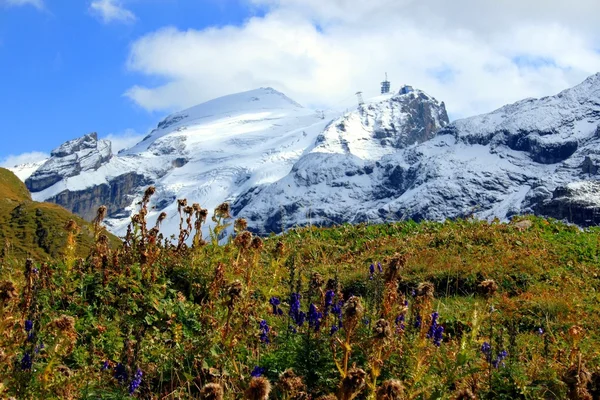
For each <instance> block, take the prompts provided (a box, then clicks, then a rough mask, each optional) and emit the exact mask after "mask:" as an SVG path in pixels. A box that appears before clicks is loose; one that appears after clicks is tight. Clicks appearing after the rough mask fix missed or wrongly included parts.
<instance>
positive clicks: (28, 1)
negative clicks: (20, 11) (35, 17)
mask: <svg viewBox="0 0 600 400" xmlns="http://www.w3.org/2000/svg"><path fill="white" fill-rule="evenodd" d="M4 3H5V4H6V5H8V6H26V5H30V6H34V7H35V8H37V9H39V10H43V9H44V0H4ZM0 4H2V1H0Z"/></svg>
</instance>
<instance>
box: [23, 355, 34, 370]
mask: <svg viewBox="0 0 600 400" xmlns="http://www.w3.org/2000/svg"><path fill="white" fill-rule="evenodd" d="M32 365H33V361H32V359H31V353H29V352H26V353H25V354H24V355H23V358H21V370H23V371H29V370H30V369H31V366H32Z"/></svg>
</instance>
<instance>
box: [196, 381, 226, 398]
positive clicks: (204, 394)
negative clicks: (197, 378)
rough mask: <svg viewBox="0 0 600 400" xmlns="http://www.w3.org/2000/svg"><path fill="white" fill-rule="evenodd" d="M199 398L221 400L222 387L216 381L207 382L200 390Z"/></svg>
mask: <svg viewBox="0 0 600 400" xmlns="http://www.w3.org/2000/svg"><path fill="white" fill-rule="evenodd" d="M200 399H201V400H223V387H222V386H221V385H219V384H218V383H209V384H206V385H204V387H203V388H202V390H200Z"/></svg>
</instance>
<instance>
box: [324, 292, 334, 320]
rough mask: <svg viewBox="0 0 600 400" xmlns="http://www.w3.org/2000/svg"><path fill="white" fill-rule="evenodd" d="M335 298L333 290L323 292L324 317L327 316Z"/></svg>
mask: <svg viewBox="0 0 600 400" xmlns="http://www.w3.org/2000/svg"><path fill="white" fill-rule="evenodd" d="M334 298H335V292H334V291H333V290H328V291H327V292H325V311H324V312H325V316H327V315H328V314H329V308H330V307H331V305H332V304H333V299H334Z"/></svg>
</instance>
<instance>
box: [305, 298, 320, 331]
mask: <svg viewBox="0 0 600 400" xmlns="http://www.w3.org/2000/svg"><path fill="white" fill-rule="evenodd" d="M321 319H323V313H321V312H319V311H318V310H317V307H316V306H315V305H314V304H312V303H311V304H310V307H309V309H308V326H309V327H311V328H315V331H318V330H319V328H320V327H321Z"/></svg>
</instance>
